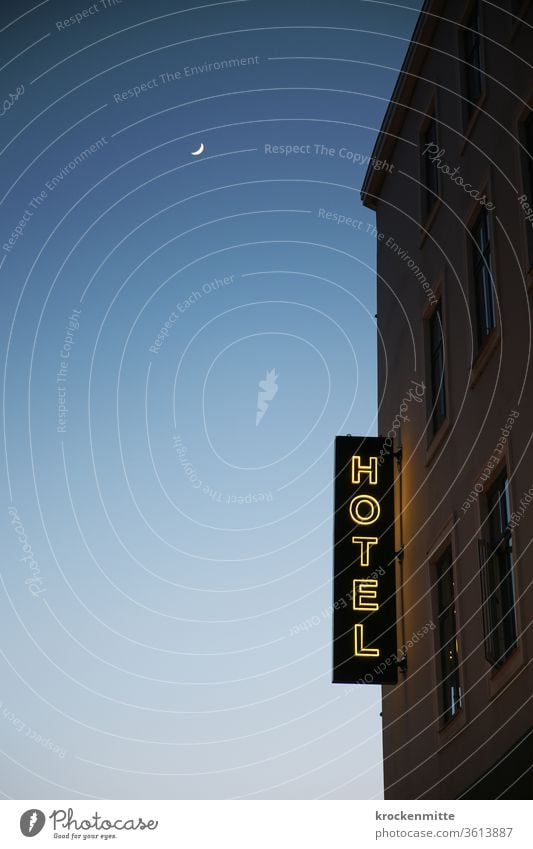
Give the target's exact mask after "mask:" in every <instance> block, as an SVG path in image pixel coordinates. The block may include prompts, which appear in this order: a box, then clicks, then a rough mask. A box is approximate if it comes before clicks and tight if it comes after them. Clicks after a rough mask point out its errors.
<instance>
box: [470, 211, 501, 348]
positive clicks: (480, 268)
mask: <svg viewBox="0 0 533 849" xmlns="http://www.w3.org/2000/svg"><path fill="white" fill-rule="evenodd" d="M472 238H473V240H474V246H473V251H472V271H473V276H474V302H475V313H476V315H475V326H476V336H477V345H478V348H481V346H482V345H483V343H484V341H485V339H486V338H487V336H489V334H490V333H491V331H492V330H494V328H495V327H496V318H495V310H494V293H493V282H492V271H491V245H490V231H489V220H488V214H487V210H486V209H483V210H482V212H481V213H480V215H479V217H478V219H477V222H476V225H475V226H474V229H473V230H472Z"/></svg>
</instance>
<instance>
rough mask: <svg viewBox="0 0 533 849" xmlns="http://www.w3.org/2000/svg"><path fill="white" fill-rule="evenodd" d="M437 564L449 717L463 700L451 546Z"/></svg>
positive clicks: (441, 651)
mask: <svg viewBox="0 0 533 849" xmlns="http://www.w3.org/2000/svg"><path fill="white" fill-rule="evenodd" d="M436 566H437V604H438V620H439V623H438V629H439V665H440V690H441V700H442V715H443V718H444V719H445V720H446V721H447V720H449V719H452V718H453V717H454V716H455V714H456V713H457V711H458V710H459V708H460V707H461V702H462V692H461V682H460V678H459V661H458V641H457V619H456V609H455V587H454V581H453V564H452V550H451V548H447V549H446V551H445V552H444V554H443V555H442V557H440V559H439V560H438V561H437V564H436Z"/></svg>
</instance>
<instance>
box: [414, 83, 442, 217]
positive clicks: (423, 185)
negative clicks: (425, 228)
mask: <svg viewBox="0 0 533 849" xmlns="http://www.w3.org/2000/svg"><path fill="white" fill-rule="evenodd" d="M430 128H434V137H433V141H428V137H427V133H428V129H430ZM439 136H440V132H439V122H438V120H437V108H436V97H435V95H433V96H432V98H431V102H430V104H429V106H428V108H427V110H426V113H425V115H424V118H423V120H422V122H421V124H420V127H419V130H418V142H419V148H418V150H419V158H420V190H421V191H420V221H421V222H422V223H424V222H425V221H427V220H428V219H429V218H430V216H431V215H432V213H433V210H434V209H435V207H436V205H437V203H438V202H439V201H440V199H441V181H440V174H439V170H438V168H437V165H436V163H433V162H431V159H430V157H429V156H427V155H425V154H424V148H425V147H426V145H427V144H436V145H437V146H438V145H439ZM432 178H433V179H432Z"/></svg>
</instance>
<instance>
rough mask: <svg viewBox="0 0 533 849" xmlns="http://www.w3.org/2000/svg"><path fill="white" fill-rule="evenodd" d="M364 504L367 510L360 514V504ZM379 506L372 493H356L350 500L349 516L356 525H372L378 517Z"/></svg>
mask: <svg viewBox="0 0 533 849" xmlns="http://www.w3.org/2000/svg"><path fill="white" fill-rule="evenodd" d="M363 504H366V509H367V510H368V512H367V513H366V515H361V509H360V508H361V505H363ZM380 512H381V508H380V506H379V502H378V501H377V500H376V499H375V498H374V497H373V496H372V495H356V496H355V498H352V500H351V501H350V516H351V517H352V519H353V520H354V522H357V524H358V525H373V524H374V522H377V520H378V519H379V514H380Z"/></svg>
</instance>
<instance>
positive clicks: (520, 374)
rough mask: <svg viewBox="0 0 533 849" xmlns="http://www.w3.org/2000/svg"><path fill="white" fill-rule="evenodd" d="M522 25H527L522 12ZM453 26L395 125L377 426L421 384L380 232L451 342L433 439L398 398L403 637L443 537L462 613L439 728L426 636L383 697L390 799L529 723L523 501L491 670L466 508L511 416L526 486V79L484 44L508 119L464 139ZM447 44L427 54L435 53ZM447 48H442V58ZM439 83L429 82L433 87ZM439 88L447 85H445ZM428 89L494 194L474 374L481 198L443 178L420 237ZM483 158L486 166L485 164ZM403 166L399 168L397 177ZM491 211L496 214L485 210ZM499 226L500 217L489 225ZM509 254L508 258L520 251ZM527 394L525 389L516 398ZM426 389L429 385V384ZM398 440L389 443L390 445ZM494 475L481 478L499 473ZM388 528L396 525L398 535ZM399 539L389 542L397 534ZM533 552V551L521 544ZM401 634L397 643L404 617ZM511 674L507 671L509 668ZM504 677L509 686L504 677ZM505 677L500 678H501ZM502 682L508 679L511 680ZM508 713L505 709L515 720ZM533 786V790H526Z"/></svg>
mask: <svg viewBox="0 0 533 849" xmlns="http://www.w3.org/2000/svg"><path fill="white" fill-rule="evenodd" d="M465 8H466V5H465V4H464V3H458V2H448V3H445V4H444V9H443V12H442V14H443V16H445V17H450V18H457V17H458V16H461V15H462V14H463V13H464V10H465ZM528 20H529V22H530V23H533V20H532V14H531V7H530V10H529V13H528ZM482 26H483V28H484V30H485V32H489V33H490V34H491V36H492V37H494V38H496V39H499V40H502V39H503V44H504V45H506V46H507V47H508V48H509V49H510V50H512V51H514V52H516V53H517V54H519V55H520V54H521V55H523V56H525V57H527V58H528V59H529V60H530V59H531V35H530V34H529V33H530V32H531V30H529V32H528V30H527V28H526V27H525V26H521V27H519V28H518V30H517V31H516V32H515V33H514V37H513V39H512V40H511V38H510V35H511V27H510V25H509V19H508V18H506V17H504V16H503V15H502V14H501V12H499V11H498V10H497V9H492V8H490V7H487V6H485V8H484V17H483V23H482ZM457 42H458V29H457V27H455V26H452V25H451V24H447V23H446V22H444V21H441V22H440V23H439V25H438V27H437V29H436V32H435V36H434V40H433V47H434V48H435V49H434V50H430V51H429V52H428V54H427V57H426V60H425V63H424V65H423V66H422V69H421V71H420V74H419V76H420V77H421V78H422V77H427V78H428V80H429V81H430V82H424V81H423V80H422V79H419V81H418V83H417V85H416V87H415V90H414V93H413V96H412V99H411V102H410V109H409V110H408V112H407V117H406V120H405V122H404V124H403V127H402V129H401V139H400V140H399V141H398V143H397V144H396V145H395V147H394V150H393V152H392V153H390V154H389V156H388V159H389V161H391V162H393V163H394V166H395V167H394V170H393V173H392V174H388V175H387V176H386V177H385V181H384V183H383V185H382V187H381V189H380V196H379V200H378V203H377V210H376V211H377V220H376V226H377V229H378V230H379V231H380V232H381V233H383V234H384V238H383V239H382V241H381V242H378V255H377V269H378V287H377V292H378V294H377V297H378V328H379V332H380V334H381V337H382V341H381V342H380V344H379V357H378V369H379V395H380V398H381V408H380V415H379V421H380V432H381V433H382V434H386V433H387V432H388V431H389V429H390V428H391V425H392V422H393V420H394V418H395V416H396V414H397V413H398V411H399V409H400V404H401V402H402V399H403V398H404V396H405V395H406V394H407V393H408V391H409V387H410V385H411V381H412V380H413V379H414V380H417V381H425V383H426V384H427V385H428V387H429V383H430V381H429V375H428V374H427V373H426V347H427V346H426V344H425V320H424V316H425V314H426V313H427V310H428V308H431V305H430V303H429V300H428V296H427V294H426V293H425V292H424V290H423V288H422V285H421V283H420V282H419V281H418V280H417V279H416V276H415V274H414V273H413V271H412V270H410V269H409V268H408V267H407V265H406V263H405V262H403V261H402V260H401V259H399V258H398V257H397V256H396V255H395V254H394V253H393V251H392V250H391V249H390V248H388V247H386V244H385V242H386V240H387V238H388V237H389V236H391V237H393V238H394V241H395V242H396V243H398V244H399V245H400V246H401V248H402V249H403V250H406V251H407V252H408V254H409V255H410V257H412V259H413V260H414V261H415V262H416V264H417V265H418V266H419V267H420V269H421V271H422V272H423V273H424V274H425V275H426V277H427V279H428V281H429V283H430V285H431V287H432V288H433V290H434V291H437V290H439V291H440V292H441V294H442V298H443V308H444V319H445V342H446V348H447V358H446V362H447V394H448V416H449V426H448V428H446V427H445V428H444V432H442V433H440V434H439V436H440V437H441V440H438V441H439V442H440V444H439V445H438V446H436V444H435V441H434V442H433V443H431V440H430V438H429V436H428V430H427V429H426V421H427V407H426V403H425V401H424V403H422V404H417V403H414V402H411V403H409V410H408V413H407V415H408V416H409V419H410V421H408V422H405V423H404V424H403V425H402V429H401V443H402V447H403V500H404V512H403V533H404V542H405V546H406V548H405V562H404V591H403V600H404V607H405V611H406V612H405V618H404V630H405V637H406V638H409V637H410V636H411V635H412V634H413V633H414V632H416V631H417V630H418V629H421V628H423V626H424V625H425V624H427V623H429V622H431V621H435V622H436V613H435V609H434V605H435V598H434V586H433V581H432V577H431V575H432V571H431V570H432V567H431V564H430V563H428V557H429V556H430V555H431V552H432V551H433V550H438V548H439V542H440V541H442V540H445V539H451V540H452V545H453V551H454V555H455V557H456V562H455V581H456V594H457V616H458V621H459V626H460V633H459V640H460V660H461V674H462V683H463V691H464V694H465V695H464V704H463V709H462V711H460V714H459V715H458V716H457V717H456V718H455V719H453V720H452V721H451V722H450V723H449V724H448V725H447V726H446V727H444V728H443V727H441V723H439V721H438V713H439V702H438V691H437V689H436V688H437V682H438V673H437V658H436V656H435V651H436V645H437V643H436V641H437V636H436V635H437V631H435V630H433V631H430V633H429V634H428V635H426V636H424V637H423V638H422V639H421V640H420V641H419V642H418V643H417V644H416V645H414V646H413V647H412V648H410V650H409V654H408V673H407V676H406V677H405V678H404V677H403V676H401V675H400V683H399V684H398V685H397V686H395V687H385V688H384V691H383V726H384V732H383V734H384V756H385V767H384V769H385V786H386V797H387V798H416V797H418V796H424V795H425V797H426V798H455V797H457V796H458V795H460V793H461V792H462V791H464V790H465V789H466V788H467V787H468V786H469V785H470V784H471V783H472V782H474V781H475V780H476V778H477V777H478V776H480V775H481V774H482V773H483V772H484V771H486V770H487V769H489V767H490V766H491V765H492V764H493V763H494V762H495V761H496V760H497V759H498V758H499V757H501V756H502V755H503V754H504V753H505V752H506V751H507V750H508V749H509V747H510V746H512V744H513V743H514V742H515V741H516V740H518V738H520V737H521V735H523V734H524V733H525V732H526V731H527V730H528V729H529V728H531V727H532V725H533V719H532V717H533V701H529V704H528V703H527V699H528V697H530V696H531V694H532V693H533V668H532V667H533V665H532V664H531V663H530V664H529V666H528V665H527V664H528V661H530V659H531V658H532V656H533V634H532V630H531V628H530V629H529V631H526V628H527V626H528V625H529V624H530V623H531V619H532V615H533V591H532V589H531V586H532V580H533V567H532V563H533V546H531V543H532V533H533V505H532V507H531V508H530V509H529V511H528V512H526V514H525V516H524V518H523V519H522V521H521V523H520V525H519V527H518V528H517V529H516V530H515V531H514V536H513V544H514V546H515V554H516V558H517V560H516V580H517V593H518V594H519V595H521V598H520V602H519V606H518V617H519V628H521V629H522V634H521V637H520V644H519V649H518V651H517V652H515V654H514V656H513V657H512V658H511V659H510V660H508V661H507V663H506V664H505V665H504V666H503V668H502V669H501V670H500V671H498V672H497V673H496V674H493V673H492V671H491V669H490V666H489V665H488V663H487V662H486V660H485V655H484V646H483V624H482V615H481V609H480V604H481V589H480V580H479V564H478V553H477V538H478V536H479V534H480V506H479V503H477V502H476V503H475V504H473V505H472V506H471V507H470V508H469V509H468V510H467V511H466V512H464V511H463V510H462V505H463V503H464V501H465V499H466V498H467V496H468V493H469V492H470V491H471V489H472V487H473V486H474V484H475V483H476V482H477V481H478V478H479V476H480V474H481V472H482V470H483V468H484V466H485V463H486V461H487V460H488V459H489V457H490V456H491V454H492V453H493V450H494V448H495V446H496V444H497V442H498V439H499V437H500V429H501V428H502V427H503V426H504V425H505V422H506V420H507V418H508V415H509V412H510V410H512V409H514V410H518V411H519V412H520V416H519V418H518V419H517V421H516V423H515V424H514V427H513V428H512V431H511V434H510V438H509V440H508V443H507V446H506V453H507V468H508V473H509V477H510V479H511V482H510V487H511V497H512V504H511V509H514V506H516V504H517V503H518V502H519V501H520V498H521V497H522V495H523V493H524V492H525V491H527V490H528V489H529V488H530V487H531V486H532V485H533V450H532V446H531V444H529V440H531V438H532V421H533V415H532V413H533V402H532V397H533V396H532V389H533V381H532V376H531V372H532V369H531V363H530V362H529V361H528V358H529V357H530V356H533V355H532V347H533V346H532V345H531V340H532V326H531V325H532V323H533V322H532V320H531V310H530V306H531V297H532V296H531V294H530V292H529V291H528V289H527V269H528V263H527V261H526V249H525V232H526V227H527V226H528V225H526V224H525V222H524V218H523V215H522V212H521V210H520V207H519V204H518V201H517V189H518V194H521V193H522V191H524V189H522V173H521V169H520V157H519V154H518V150H517V145H516V142H515V141H514V140H513V138H511V137H510V136H509V135H508V133H507V132H506V129H507V130H510V131H511V133H512V134H513V135H514V134H515V132H516V122H517V119H518V116H519V114H520V113H521V112H522V111H523V109H524V106H523V104H521V103H520V98H522V100H524V101H531V98H532V97H533V77H532V75H531V72H529V73H526V71H525V69H524V66H523V65H521V64H520V63H519V62H518V61H517V60H510V59H509V54H508V53H505V51H502V49H501V48H498V47H496V46H491V45H490V44H487V42H485V45H484V52H485V56H484V59H485V63H486V64H485V67H486V69H487V72H488V74H489V75H490V74H492V75H494V76H495V77H496V78H497V79H498V80H500V81H501V82H502V83H503V84H505V85H506V86H508V87H509V88H510V89H511V92H513V94H512V93H509V92H507V91H505V90H504V89H503V88H502V86H501V85H499V84H498V83H496V82H492V81H491V80H488V81H487V94H486V100H485V102H484V103H483V107H482V108H483V109H484V110H486V112H488V113H489V115H497V116H498V118H499V121H500V122H501V124H502V125H503V127H498V125H497V124H496V123H495V122H494V121H493V120H491V118H490V117H488V115H484V114H483V113H482V112H481V113H480V114H479V115H478V118H477V121H476V122H475V124H474V126H473V127H472V129H471V131H470V133H469V135H468V137H466V138H465V136H464V124H463V119H462V114H461V113H462V110H461V101H460V99H459V98H458V97H457V94H456V93H455V92H457V91H460V90H461V88H460V76H459V74H460V68H459V65H458V63H457V61H456V59H455V58H453V57H456V56H457ZM438 50H440V51H443V53H438V52H437V51H438ZM445 54H450V55H451V57H452V58H446V55H445ZM433 80H434V81H436V82H438V85H435V84H434V83H433V82H432V81H433ZM446 89H449V90H450V91H446ZM433 97H436V108H437V117H438V119H439V121H440V124H439V144H440V147H441V148H444V149H445V151H446V154H445V156H444V157H443V160H442V161H443V162H446V163H447V164H449V165H450V166H451V167H452V168H455V167H456V166H460V170H461V173H462V175H463V176H464V177H465V179H468V182H469V183H471V184H472V185H473V186H474V187H476V188H479V189H480V190H482V191H486V192H487V194H488V195H489V196H490V198H491V199H492V201H493V202H494V203H495V204H496V210H495V212H493V213H492V214H491V223H492V225H493V226H492V233H493V245H494V253H493V259H494V263H495V265H494V266H493V271H494V273H495V282H496V288H497V294H498V302H499V309H500V316H499V320H498V321H499V325H500V334H499V340H498V341H497V343H496V344H495V345H494V346H493V347H492V349H491V352H490V356H489V357H488V358H485V359H486V361H485V362H484V363H483V364H482V365H481V366H478V367H476V365H474V369H473V367H472V358H473V334H472V326H471V323H470V322H471V318H470V302H471V292H470V289H469V280H470V277H469V264H468V231H467V228H468V225H469V223H471V220H472V216H473V215H475V213H476V212H477V211H478V210H479V204H478V202H477V201H475V200H473V199H472V198H470V197H469V196H468V195H466V194H465V192H464V190H463V189H462V188H460V187H459V186H456V185H454V183H452V182H451V181H450V179H449V177H447V176H446V175H441V197H442V203H441V205H440V208H438V210H437V211H436V214H435V215H434V217H433V218H432V220H431V222H430V223H429V224H428V232H427V233H426V234H425V235H424V233H423V231H422V230H421V226H420V221H421V213H420V188H419V185H418V181H419V179H420V171H419V165H420V161H419V132H420V125H421V122H422V121H423V116H424V114H425V113H426V111H427V109H428V106H429V104H430V102H431V100H432V98H433ZM491 160H492V161H491ZM402 172H403V173H402ZM496 216H497V219H499V221H498V220H497V219H496ZM499 222H501V224H500V223H499ZM515 252H516V255H517V257H518V263H519V264H517V259H516V258H515ZM521 392H523V394H522V397H521V399H520V394H521ZM427 394H429V393H427ZM396 447H398V444H397V445H396ZM495 476H496V475H495V474H493V475H492V476H491V478H490V479H489V481H487V484H490V482H491V481H492V480H494V478H495ZM397 533H399V531H398V529H397ZM397 542H398V543H399V538H398V537H397ZM529 546H531V547H529ZM398 633H399V644H401V643H402V642H403V639H404V638H403V636H402V630H401V627H400V626H399V632H398ZM513 676H514V678H513ZM511 679H512V681H511ZM510 681H511V683H510V684H509V682H510ZM507 684H509V686H507ZM511 717H512V719H511ZM532 789H533V788H532Z"/></svg>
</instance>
